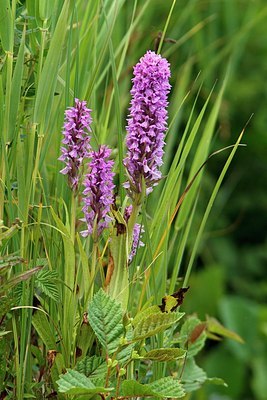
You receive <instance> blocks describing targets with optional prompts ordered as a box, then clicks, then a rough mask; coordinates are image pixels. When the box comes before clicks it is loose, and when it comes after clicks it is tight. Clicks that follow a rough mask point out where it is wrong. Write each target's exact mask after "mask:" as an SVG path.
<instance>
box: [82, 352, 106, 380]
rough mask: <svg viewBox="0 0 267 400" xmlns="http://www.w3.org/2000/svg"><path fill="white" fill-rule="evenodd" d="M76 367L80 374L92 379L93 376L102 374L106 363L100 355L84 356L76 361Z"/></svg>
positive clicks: (96, 376)
mask: <svg viewBox="0 0 267 400" xmlns="http://www.w3.org/2000/svg"><path fill="white" fill-rule="evenodd" d="M76 369H77V371H78V372H80V373H81V374H84V375H85V376H87V377H90V379H92V380H93V378H99V377H101V376H104V374H105V372H106V370H107V364H106V362H105V360H104V359H103V358H102V357H98V356H92V357H89V356H86V357H84V358H83V359H82V360H81V361H79V362H78V363H77V365H76Z"/></svg>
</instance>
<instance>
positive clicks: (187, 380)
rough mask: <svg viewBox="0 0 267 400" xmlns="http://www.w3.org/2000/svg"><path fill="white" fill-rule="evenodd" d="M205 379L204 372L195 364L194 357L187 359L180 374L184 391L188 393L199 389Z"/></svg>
mask: <svg viewBox="0 0 267 400" xmlns="http://www.w3.org/2000/svg"><path fill="white" fill-rule="evenodd" d="M206 380H207V375H206V373H205V372H204V371H203V369H202V368H200V367H199V366H198V365H196V363H195V360H194V358H189V359H187V360H186V363H185V367H184V371H183V376H182V384H183V387H184V389H185V391H186V392H187V393H189V392H193V391H195V390H197V389H199V388H200V387H201V386H202V385H203V383H204V382H205V381H206Z"/></svg>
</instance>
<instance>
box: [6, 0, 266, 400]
mask: <svg viewBox="0 0 267 400" xmlns="http://www.w3.org/2000/svg"><path fill="white" fill-rule="evenodd" d="M178 3H179V2H177V4H176V2H175V1H166V2H164V4H163V2H160V1H155V0H153V1H152V0H146V1H142V2H141V1H137V0H135V1H132V2H126V1H125V0H116V1H112V0H105V1H100V0H88V1H83V0H78V1H75V2H73V1H70V0H64V1H62V0H55V1H46V2H43V1H42V0H40V1H34V2H33V1H30V0H29V1H27V0H26V1H25V2H23V3H22V4H21V3H19V2H16V1H15V0H13V1H12V2H11V3H10V2H9V0H4V1H3V2H2V4H1V5H0V36H1V43H2V50H1V57H2V59H1V80H0V130H1V155H0V160H1V161H0V162H1V167H0V222H1V224H2V225H1V227H0V228H1V231H0V240H1V256H2V257H3V260H4V257H9V259H10V257H11V256H12V257H16V265H14V266H11V264H8V265H7V267H8V270H6V269H5V273H6V278H8V279H11V278H12V277H14V276H17V275H18V274H24V275H22V276H23V278H21V283H20V285H19V286H17V287H16V289H12V290H11V291H10V293H8V296H9V301H10V308H9V309H8V310H3V311H2V314H3V315H5V321H4V323H3V327H4V330H5V331H8V333H7V334H6V335H5V337H4V338H2V339H1V338H0V340H1V345H3V343H5V346H7V347H6V348H5V352H4V354H5V355H4V358H6V359H10V360H11V361H10V363H8V368H7V367H4V372H3V371H2V375H1V376H3V377H4V379H5V383H4V384H2V387H3V388H5V387H7V388H8V390H9V391H10V393H12V395H13V396H14V398H16V399H19V400H21V399H24V398H26V397H27V395H28V396H30V395H31V394H33V393H41V392H42V391H43V390H44V389H43V386H42V385H46V384H48V385H50V384H51V382H52V383H53V384H55V381H56V380H57V377H58V374H59V371H62V370H64V368H66V367H70V366H74V365H75V363H76V361H77V358H79V354H78V353H77V348H78V347H79V348H80V349H81V350H82V352H83V354H86V352H87V351H88V350H90V348H91V346H92V345H93V343H91V342H90V340H88V337H90V328H89V326H88V325H83V324H82V322H83V318H84V312H85V311H86V307H87V304H86V303H87V300H88V296H87V293H88V291H90V285H92V281H93V280H94V279H95V278H96V276H92V273H91V269H90V268H91V265H92V257H93V254H92V243H91V242H90V239H87V240H84V239H82V238H81V237H80V235H79V231H80V230H81V229H82V226H81V222H80V220H79V218H80V216H81V210H80V203H79V202H78V204H75V201H74V200H73V198H72V194H71V191H70V190H69V188H68V186H67V183H66V179H65V177H64V176H63V175H61V174H59V170H60V169H61V168H62V165H61V162H60V161H58V157H59V153H60V142H61V139H62V135H61V131H62V125H63V118H64V110H65V109H66V107H68V106H70V105H72V104H73V99H74V98H75V97H79V98H80V99H85V100H87V102H88V105H89V107H90V108H92V110H93V121H94V123H93V143H92V145H93V146H96V145H98V144H103V143H106V144H108V145H110V146H111V147H112V148H113V149H114V150H113V157H114V159H115V162H116V172H117V178H116V179H117V184H118V187H119V197H120V203H121V204H122V203H123V200H124V197H125V191H124V189H123V188H122V185H121V184H122V182H123V181H124V180H125V176H124V171H123V164H122V159H123V157H124V137H125V128H124V126H125V118H126V115H127V107H128V104H129V88H130V80H131V74H132V66H133V65H134V64H135V63H136V62H137V61H138V59H139V58H140V56H142V54H143V53H144V52H145V50H146V49H148V48H152V49H153V47H154V39H155V37H156V36H157V34H158V32H159V31H162V32H163V34H162V36H161V40H160V44H159V47H158V50H159V51H161V53H162V54H163V56H166V57H168V58H169V60H170V61H171V68H172V82H171V83H172V86H173V89H172V95H171V98H170V109H169V111H170V117H169V131H168V134H167V137H166V154H165V165H164V167H163V169H164V179H163V180H162V182H161V183H160V184H159V186H158V187H157V188H156V189H155V191H154V192H153V193H152V194H151V196H150V198H149V199H148V200H147V204H146V205H145V207H144V209H143V211H142V221H141V222H142V224H143V226H144V228H145V235H144V241H145V243H146V246H145V248H144V249H140V251H139V253H138V257H137V258H136V260H135V262H134V263H133V264H132V265H131V271H130V276H131V281H130V303H129V311H130V312H132V313H134V312H135V311H136V310H138V309H139V310H140V309H141V308H142V306H143V305H144V304H145V303H146V302H147V301H150V302H151V301H152V297H153V302H154V303H155V304H159V303H160V301H161V298H162V297H163V296H164V295H165V294H166V293H167V292H170V293H171V292H173V291H174V290H175V289H176V288H177V286H178V285H179V282H180V280H181V277H183V278H182V279H183V281H184V285H187V284H188V282H190V272H191V269H192V268H193V265H194V261H195V258H196V255H197V253H198V248H199V244H200V243H201V241H202V235H203V232H204V230H205V224H206V221H207V218H208V216H209V213H210V209H211V207H212V205H213V202H214V200H215V198H216V195H217V193H218V191H219V188H220V185H221V182H222V179H223V178H224V176H225V174H226V171H227V169H228V167H229V164H230V162H231V160H232V157H233V156H234V153H235V151H236V150H237V146H238V144H239V143H240V140H241V136H239V138H238V139H237V141H236V139H233V143H234V142H235V141H236V144H235V146H234V147H233V148H232V149H230V150H228V153H227V151H226V152H225V153H224V154H225V165H224V166H222V172H221V174H220V176H218V181H217V182H216V184H215V186H214V189H213V191H212V192H211V193H210V195H209V201H208V204H207V205H206V210H205V212H204V214H203V215H202V216H201V217H200V218H199V211H198V209H199V202H201V198H202V197H201V187H202V186H201V185H202V179H203V174H205V168H202V169H201V170H199V168H200V166H201V165H202V164H203V163H205V161H206V160H207V158H208V156H209V154H210V153H211V152H212V151H214V150H217V148H215V147H214V145H213V138H214V135H215V133H216V129H217V121H218V116H219V112H220V107H221V103H222V99H223V95H224V90H225V87H226V85H227V84H228V82H229V78H230V79H231V74H232V72H233V69H234V68H235V65H236V62H237V59H238V57H240V54H241V52H240V45H241V46H242V45H244V42H245V40H246V38H247V35H248V34H249V31H250V29H251V28H252V27H253V24H255V23H256V22H257V21H258V20H259V19H260V18H262V14H259V10H258V9H257V5H256V3H255V4H254V3H253V2H252V3H250V4H249V5H248V6H247V10H246V15H245V17H244V21H241V23H240V26H238V25H235V23H236V20H239V19H238V18H237V19H235V18H234V17H233V15H234V14H235V13H238V7H239V6H238V4H235V5H234V2H227V3H225V4H224V5H223V4H222V3H218V2H212V1H211V2H207V8H206V9H205V8H204V3H202V2H200V1H197V0H193V1H192V0H191V1H189V2H182V3H183V4H182V3H181V4H178ZM222 11H223V12H224V13H225V16H224V18H223V21H224V23H227V24H228V26H227V28H228V30H227V33H228V37H223V38H221V37H220V36H218V32H217V26H216V23H215V22H214V21H216V20H218V14H219V13H220V12H222ZM263 12H264V13H265V14H266V9H264V10H263ZM229 15H230V16H232V17H231V18H230V19H229V18H228V16H229ZM251 15H253V18H250V16H251ZM206 30H208V32H209V43H206V38H207V34H206ZM166 38H172V39H175V41H176V42H175V43H172V42H169V41H168V39H166ZM230 55H231V59H230V61H229V60H228V59H229V56H230ZM219 63H221V64H224V67H223V68H222V70H221V73H220V74H219V75H218V74H216V72H215V71H216V68H218V65H219ZM227 67H228V72H227ZM200 70H201V71H202V72H201V73H200ZM229 71H230V72H229ZM199 73H200V75H199ZM216 80H218V82H217V83H216V84H215V81H216ZM214 84H215V86H214V87H213V85H214ZM198 170H199V172H198ZM196 174H197V175H196ZM188 185H189V186H190V188H188V190H187V189H186V188H187V187H188ZM196 224H197V226H198V227H197V228H194V229H192V227H194V226H196ZM12 227H13V230H12V232H11V231H9V229H11V228H12ZM196 230H197V231H198V232H197V234H195V232H196ZM7 232H8V235H7V234H6V235H5V233H7ZM9 233H10V234H9ZM186 255H187V257H186ZM188 255H189V257H188ZM97 257H98V262H97V270H96V275H97V280H96V283H95V288H97V287H99V286H101V280H99V276H100V275H99V273H100V272H101V268H102V265H103V264H105V262H106V260H105V259H102V255H101V254H100V255H99V254H98V255H97ZM37 266H41V267H42V270H40V271H39V272H38V273H37V274H34V275H33V276H32V277H31V279H29V280H26V277H27V275H25V274H27V273H29V274H30V271H31V270H32V269H33V268H34V267H37ZM42 274H43V275H42ZM24 278H25V279H24ZM12 307H13V308H12ZM36 309H38V311H37V310H36ZM40 310H42V311H40ZM34 332H37V333H38V334H36V333H34ZM33 337H34V339H33ZM86 338H87V339H86ZM158 340H159V342H160V341H161V337H160V336H159V337H158ZM8 343H13V345H12V348H9V347H8ZM49 350H50V351H51V350H55V351H56V352H57V354H58V355H57V358H56V363H57V365H56V366H55V364H53V363H52V362H51V360H50V361H49V359H47V360H44V358H46V357H47V352H48V351H49ZM52 356H53V354H52V355H51V354H50V357H52ZM48 358H49V357H48ZM42 363H43V364H42ZM49 363H50V364H49ZM36 365H46V367H47V369H46V373H45V374H46V376H45V377H42V376H39V377H40V382H39V383H37V381H38V377H37V375H38V374H40V371H39V372H36ZM49 365H50V366H51V368H50V367H49ZM0 369H1V367H0ZM6 371H8V372H6ZM155 373H156V374H158V377H159V376H161V374H162V371H161V370H160V367H157V370H156V372H155ZM43 378H44V379H43ZM12 382H13V383H12ZM34 382H35V383H34ZM5 385H6V386H5ZM12 385H13V386H12ZM34 385H35V388H34ZM0 387H1V386H0ZM12 395H11V396H12Z"/></svg>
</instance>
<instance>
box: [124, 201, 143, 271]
mask: <svg viewBox="0 0 267 400" xmlns="http://www.w3.org/2000/svg"><path fill="white" fill-rule="evenodd" d="M132 209H133V207H132V205H130V206H128V207H126V208H125V210H124V218H125V221H126V222H128V221H129V219H130V216H131V213H132ZM143 232H144V230H143V229H142V228H141V225H140V224H138V223H135V224H134V228H133V236H132V247H131V251H130V254H129V260H128V261H129V263H131V262H132V260H133V258H134V256H135V255H136V252H137V249H138V248H139V247H143V246H144V245H145V244H144V243H143V242H142V240H141V236H142V233H143Z"/></svg>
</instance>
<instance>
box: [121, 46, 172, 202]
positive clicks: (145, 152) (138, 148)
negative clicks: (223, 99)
mask: <svg viewBox="0 0 267 400" xmlns="http://www.w3.org/2000/svg"><path fill="white" fill-rule="evenodd" d="M169 78H170V67H169V63H168V61H167V60H166V59H165V58H163V57H161V56H160V55H157V54H156V53H154V52H153V51H148V52H147V53H146V54H145V55H144V56H143V57H142V58H141V59H140V62H139V63H138V64H137V65H136V66H135V67H134V78H133V79H132V81H133V87H132V89H131V95H132V100H131V107H130V114H129V118H128V125H127V127H126V129H127V131H128V134H127V138H126V146H127V149H128V150H127V155H126V158H125V159H124V165H125V167H126V169H127V175H128V181H127V182H126V183H125V184H124V186H125V187H126V188H127V189H128V193H129V195H130V196H131V197H132V198H133V197H134V196H135V193H142V185H143V184H142V182H143V181H144V182H145V186H146V193H147V194H148V193H150V192H151V191H152V190H153V186H155V185H157V183H158V181H159V180H160V178H161V172H160V170H159V167H160V166H161V165H162V157H163V153H164V152H163V146H164V144H165V143H164V134H165V132H166V130H167V105H168V101H167V96H168V93H169V92H170V88H171V86H170V84H169Z"/></svg>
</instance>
